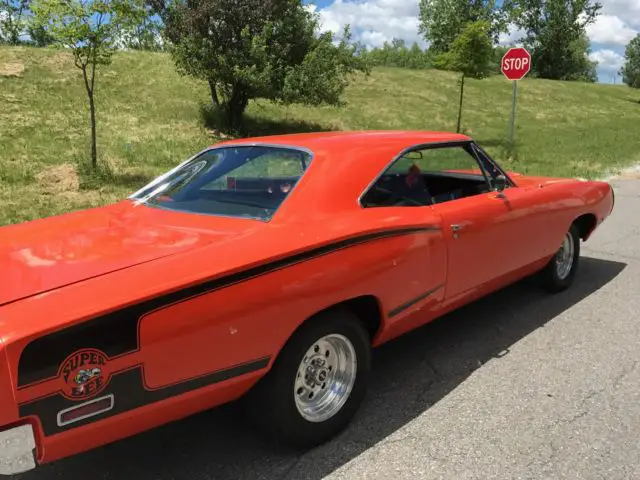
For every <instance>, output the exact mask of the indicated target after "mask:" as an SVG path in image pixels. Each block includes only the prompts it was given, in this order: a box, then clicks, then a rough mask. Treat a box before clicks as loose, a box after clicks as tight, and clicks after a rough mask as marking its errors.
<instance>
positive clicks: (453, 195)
mask: <svg viewBox="0 0 640 480" xmlns="http://www.w3.org/2000/svg"><path fill="white" fill-rule="evenodd" d="M457 149H458V150H462V148H459V147H457ZM440 150H442V151H444V150H445V149H444V148H443V149H440ZM449 150H452V149H449ZM425 159H426V160H429V159H428V158H427V156H424V155H423V154H422V152H420V151H417V152H410V154H408V155H406V156H403V157H400V158H399V159H398V160H397V161H396V162H395V163H394V164H393V165H392V166H391V167H389V168H388V169H387V170H386V171H385V172H384V173H383V174H382V175H381V176H380V177H379V178H378V179H377V180H376V182H375V183H374V184H373V185H372V186H371V188H370V189H369V191H367V193H366V194H365V195H363V197H362V199H361V204H362V205H363V206H364V207H385V206H386V207H389V206H425V205H434V204H438V203H442V202H447V201H451V200H457V199H461V198H466V197H471V196H474V195H480V194H482V193H488V192H490V191H491V189H492V188H491V185H490V183H489V180H488V177H487V176H485V173H484V172H483V170H481V169H480V166H479V164H478V163H477V162H476V161H475V159H474V158H473V157H471V156H468V157H466V158H465V157H462V162H461V161H460V158H453V159H445V160H444V161H442V159H441V158H438V157H436V160H439V161H437V162H434V163H435V164H436V165H440V166H441V167H442V169H438V170H430V169H429V170H427V169H426V168H425V169H421V168H420V165H422V166H423V167H428V166H430V162H429V161H424V160H425ZM450 160H455V161H450ZM436 165H433V166H436ZM449 167H453V168H449ZM456 167H458V168H456ZM460 167H463V168H460Z"/></svg>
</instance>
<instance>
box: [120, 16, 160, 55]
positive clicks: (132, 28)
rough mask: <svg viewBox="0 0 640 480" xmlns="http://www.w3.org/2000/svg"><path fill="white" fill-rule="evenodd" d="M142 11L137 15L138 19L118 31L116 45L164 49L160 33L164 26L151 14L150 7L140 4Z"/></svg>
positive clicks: (140, 48)
mask: <svg viewBox="0 0 640 480" xmlns="http://www.w3.org/2000/svg"><path fill="white" fill-rule="evenodd" d="M141 8H142V9H144V11H141V13H140V15H139V16H138V21H137V22H135V23H131V24H130V25H129V26H128V28H126V29H125V30H122V31H121V32H120V39H119V40H118V47H120V48H130V49H132V50H151V51H158V50H163V49H164V41H163V39H162V33H163V29H164V26H163V25H162V22H161V21H160V19H159V18H158V17H157V16H155V15H153V12H152V8H151V7H150V6H148V5H142V7H141Z"/></svg>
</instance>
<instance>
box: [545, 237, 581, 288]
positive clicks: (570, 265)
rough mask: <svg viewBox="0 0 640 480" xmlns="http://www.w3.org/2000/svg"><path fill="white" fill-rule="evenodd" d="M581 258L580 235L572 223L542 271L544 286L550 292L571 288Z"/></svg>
mask: <svg viewBox="0 0 640 480" xmlns="http://www.w3.org/2000/svg"><path fill="white" fill-rule="evenodd" d="M579 260H580V235H579V233H578V228H577V227H576V226H575V225H571V228H570V229H569V231H568V232H567V234H566V235H565V236H564V239H563V240H562V245H561V246H560V248H559V249H558V251H557V252H556V254H555V255H554V256H553V258H551V260H549V263H548V264H547V265H546V266H545V268H544V269H543V270H542V271H541V272H540V273H541V277H542V286H543V288H544V289H545V290H547V291H549V292H561V291H563V290H566V289H567V288H569V287H570V286H571V284H572V283H573V279H574V277H575V275H576V271H577V269H578V263H579Z"/></svg>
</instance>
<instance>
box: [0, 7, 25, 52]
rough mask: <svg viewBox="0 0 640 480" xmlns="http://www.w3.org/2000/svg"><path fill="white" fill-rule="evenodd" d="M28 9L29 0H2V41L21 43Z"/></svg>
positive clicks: (0, 24)
mask: <svg viewBox="0 0 640 480" xmlns="http://www.w3.org/2000/svg"><path fill="white" fill-rule="evenodd" d="M28 11H29V0H0V43H8V44H10V45H18V44H19V43H21V38H20V37H21V36H22V35H23V34H24V33H26V32H25V16H26V14H27V12H28Z"/></svg>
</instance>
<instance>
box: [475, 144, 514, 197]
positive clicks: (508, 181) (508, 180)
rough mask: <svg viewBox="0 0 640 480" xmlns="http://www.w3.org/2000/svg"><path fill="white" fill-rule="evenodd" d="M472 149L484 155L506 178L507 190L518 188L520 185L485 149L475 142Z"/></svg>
mask: <svg viewBox="0 0 640 480" xmlns="http://www.w3.org/2000/svg"><path fill="white" fill-rule="evenodd" d="M471 148H473V149H474V150H475V151H476V153H479V154H480V155H482V156H483V157H485V158H486V159H487V161H489V162H490V163H492V164H493V166H494V167H496V169H497V170H498V171H499V172H500V173H502V175H504V178H506V179H507V183H508V184H509V185H508V186H507V188H509V187H513V188H517V187H518V185H517V184H516V182H514V181H513V179H512V178H511V177H510V176H509V174H508V173H507V172H506V171H505V170H504V168H502V167H501V166H500V164H499V163H498V162H497V161H496V160H495V159H494V158H493V157H491V155H489V154H488V153H487V152H486V151H485V149H484V148H482V147H481V146H480V145H478V144H477V143H476V142H475V141H472V142H471Z"/></svg>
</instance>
